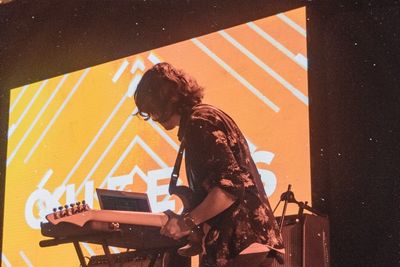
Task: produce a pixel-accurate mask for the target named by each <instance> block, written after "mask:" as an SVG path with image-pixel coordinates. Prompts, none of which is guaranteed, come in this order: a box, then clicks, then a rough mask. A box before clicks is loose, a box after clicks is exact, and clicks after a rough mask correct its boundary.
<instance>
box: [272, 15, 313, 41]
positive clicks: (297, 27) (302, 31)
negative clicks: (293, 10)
mask: <svg viewBox="0 0 400 267" xmlns="http://www.w3.org/2000/svg"><path fill="white" fill-rule="evenodd" d="M276 16H277V17H278V18H280V19H281V20H283V21H284V22H285V23H286V24H287V25H289V26H290V27H292V28H293V29H294V30H295V31H297V32H298V33H300V34H301V35H303V36H304V37H306V36H307V32H306V30H305V29H303V27H301V26H300V25H299V24H297V23H296V22H294V21H293V20H291V19H290V18H289V17H287V16H286V15H285V14H283V13H279V14H278V15H276Z"/></svg>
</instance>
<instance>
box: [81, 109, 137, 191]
mask: <svg viewBox="0 0 400 267" xmlns="http://www.w3.org/2000/svg"><path fill="white" fill-rule="evenodd" d="M136 112H137V108H135V109H134V111H133V112H132V113H136ZM132 119H133V116H129V117H128V119H127V120H126V121H125V122H124V124H123V125H122V126H121V128H120V129H119V130H118V132H117V134H116V135H115V136H114V137H113V139H112V140H111V142H110V143H109V144H108V145H107V147H106V149H105V150H104V151H103V153H102V154H101V156H100V157H99V158H98V159H97V161H96V163H95V164H94V165H93V167H92V169H91V170H90V171H89V173H88V175H86V177H85V179H84V180H83V181H82V183H81V185H80V186H79V188H78V190H77V193H76V194H77V195H78V194H79V193H80V192H81V190H82V189H83V187H84V186H85V183H86V182H87V181H89V180H90V178H92V175H93V173H94V172H95V171H96V170H97V168H98V167H99V166H100V164H101V162H102V161H103V160H104V158H105V157H106V156H107V154H108V153H109V152H110V150H111V148H112V147H113V146H114V144H115V142H117V140H118V139H119V137H120V136H121V134H122V133H123V132H124V131H125V129H126V128H127V127H128V125H129V123H130V122H131V121H132Z"/></svg>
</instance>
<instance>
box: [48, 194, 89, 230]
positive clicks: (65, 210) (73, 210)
mask: <svg viewBox="0 0 400 267" xmlns="http://www.w3.org/2000/svg"><path fill="white" fill-rule="evenodd" d="M89 214H90V208H89V205H88V204H86V202H85V200H83V201H82V202H76V203H72V204H70V205H69V206H68V205H65V206H64V207H63V206H60V207H58V209H57V208H54V209H53V213H50V214H48V215H46V219H47V220H48V221H49V222H50V223H51V224H54V225H56V224H59V223H60V222H67V223H72V224H75V225H78V226H83V225H84V224H85V223H86V222H87V221H89V220H90V216H86V215H89ZM79 215H81V216H79Z"/></svg>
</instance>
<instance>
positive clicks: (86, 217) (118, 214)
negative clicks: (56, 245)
mask: <svg viewBox="0 0 400 267" xmlns="http://www.w3.org/2000/svg"><path fill="white" fill-rule="evenodd" d="M67 207H68V206H66V207H65V208H64V209H62V208H60V210H59V211H57V210H56V209H54V210H53V211H54V212H53V213H50V214H48V215H47V216H46V219H47V220H48V221H49V222H50V223H51V224H53V225H57V224H59V223H70V224H74V225H77V226H79V227H83V226H84V225H85V224H86V223H87V222H89V221H98V222H107V223H112V224H113V225H115V224H119V223H121V224H134V225H145V226H155V227H162V226H164V225H165V224H166V223H167V222H168V220H169V219H171V218H173V217H178V216H179V215H177V214H175V213H174V212H172V211H169V210H168V211H165V212H160V213H150V212H136V211H119V210H93V209H90V208H89V206H88V205H87V204H85V203H82V204H80V205H71V207H70V208H67ZM202 238H203V233H202V232H200V231H195V230H194V231H191V233H190V234H189V237H188V244H187V245H186V246H184V247H182V248H179V249H178V253H179V254H180V255H181V256H186V257H190V256H194V255H197V254H199V253H200V252H201V251H202V246H201V242H202Z"/></svg>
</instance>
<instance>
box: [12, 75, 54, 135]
mask: <svg viewBox="0 0 400 267" xmlns="http://www.w3.org/2000/svg"><path fill="white" fill-rule="evenodd" d="M47 82H48V80H45V81H43V82H42V85H41V86H40V87H39V89H38V90H37V91H36V93H35V94H34V96H33V97H32V99H31V101H29V104H28V105H27V106H26V107H25V109H24V111H23V112H22V114H21V116H19V118H18V120H17V122H16V123H15V124H14V125H15V126H14V127H15V128H14V131H13V132H12V133H14V132H15V129H16V128H17V127H18V126H19V124H20V123H21V121H22V120H23V119H24V117H25V115H26V113H28V111H29V109H30V108H31V107H32V105H33V103H35V100H36V98H38V96H39V94H40V93H41V92H42V90H43V88H44V87H45V86H46V84H47ZM10 137H11V136H9V138H10Z"/></svg>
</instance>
